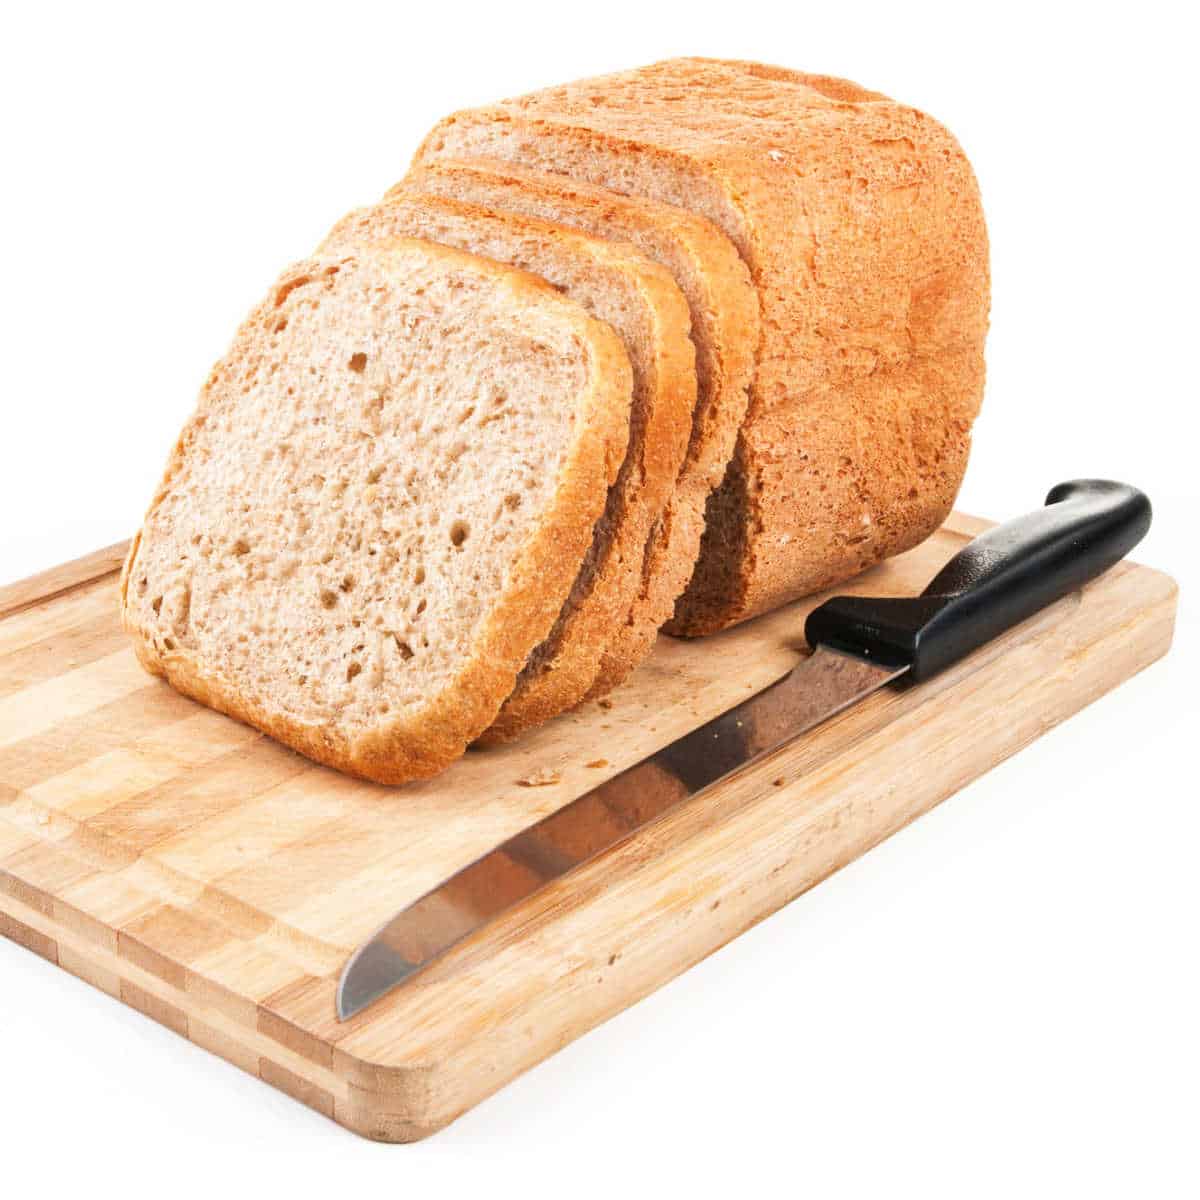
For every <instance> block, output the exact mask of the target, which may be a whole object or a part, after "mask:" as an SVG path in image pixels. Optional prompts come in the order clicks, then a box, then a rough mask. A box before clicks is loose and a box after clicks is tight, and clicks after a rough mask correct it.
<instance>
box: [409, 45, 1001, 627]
mask: <svg viewBox="0 0 1200 1200" xmlns="http://www.w3.org/2000/svg"><path fill="white" fill-rule="evenodd" d="M466 156H485V157H489V158H504V159H507V160H511V161H516V162H520V163H522V164H524V165H526V166H530V167H535V168H537V169H541V170H549V171H560V172H562V173H565V174H569V175H572V176H575V177H578V178H580V179H583V180H586V181H588V182H590V183H592V184H596V185H600V186H604V187H609V188H612V189H613V190H616V191H621V192H627V193H631V194H637V195H644V196H649V197H652V198H654V199H658V200H660V201H665V202H667V203H677V204H680V205H682V206H684V207H687V208H689V209H691V210H692V211H694V212H697V213H699V214H701V215H702V216H705V217H707V218H708V219H709V220H711V221H713V222H714V223H715V224H717V225H718V226H719V227H720V228H721V229H722V230H723V231H724V232H725V233H726V234H727V235H728V236H729V237H730V239H731V240H732V241H733V243H734V244H735V245H736V246H737V247H738V249H739V251H740V253H741V254H742V257H743V258H744V260H745V261H746V263H747V265H748V267H749V268H750V271H751V274H752V276H753V278H754V282H755V284H756V286H757V288H758V292H759V299H760V304H761V313H762V333H761V340H760V345H759V347H758V366H757V372H756V376H755V381H754V385H753V387H752V389H751V397H750V407H749V412H748V414H747V420H746V424H745V425H744V427H743V431H742V436H741V438H740V439H739V444H738V447H737V450H736V452H735V455H734V460H733V462H732V463H731V466H730V470H729V472H728V474H727V475H726V480H725V483H724V485H723V486H722V488H721V489H720V490H719V491H718V492H717V493H716V494H715V495H714V497H713V500H712V501H711V502H710V504H709V509H708V528H707V529H706V533H705V545H704V547H703V548H702V551H701V558H700V562H699V564H698V567H697V571H696V575H695V577H694V578H693V581H692V584H691V586H690V587H689V589H688V593H687V595H686V596H685V597H684V598H683V600H681V602H680V605H679V606H678V607H677V610H676V619H675V621H674V623H673V624H672V625H671V626H668V628H669V629H671V630H672V631H673V632H680V633H689V634H691V633H703V632H709V631H711V630H714V629H718V628H722V627H723V626H725V625H728V624H731V623H733V622H734V621H738V620H741V619H744V618H745V617H748V616H751V615H753V614H755V613H757V612H761V611H764V610H766V609H768V608H770V607H773V606H775V605H777V604H779V603H782V602H784V601H786V600H789V599H792V598H794V597H795V596H798V595H801V594H804V593H806V592H810V591H813V590H816V589H818V588H821V587H824V586H827V585H830V584H832V583H834V582H836V581H838V580H840V579H843V578H845V577H847V576H848V575H851V574H853V573H855V572H857V571H859V570H861V569H863V568H864V567H866V566H869V565H871V564H872V563H874V562H877V561H879V560H880V559H881V558H884V557H886V556H888V555H890V554H894V553H897V552H899V551H901V550H904V549H907V548H908V547H910V546H912V545H914V544H916V543H917V542H918V541H920V540H921V539H922V538H924V537H925V536H927V535H928V534H929V533H930V532H932V530H933V529H935V528H936V527H937V526H938V524H939V523H940V522H941V521H942V520H943V519H944V518H945V516H946V514H947V513H948V511H949V509H950V507H951V505H952V503H953V499H954V496H955V494H956V492H957V488H958V485H959V483H960V481H961V478H962V474H963V471H964V469H965V464H966V458H967V452H968V449H969V444H970V426H971V422H972V420H973V419H974V417H975V415H976V412H977V410H978V406H979V401H980V398H981V395H982V389H983V379H984V367H983V343H984V338H985V335H986V329H987V313H988V294H989V280H988V262H987V235H986V229H985V226H984V221H983V212H982V207H981V204H980V200H979V193H978V188H977V186H976V183H975V179H974V176H973V174H972V172H971V168H970V165H969V164H968V163H967V160H966V158H965V157H964V155H963V153H962V150H961V149H960V147H959V146H958V144H957V142H956V141H955V140H954V138H953V137H952V136H951V135H950V134H949V133H948V132H947V131H946V130H945V129H944V128H943V127H942V126H941V125H939V124H938V123H937V122H936V121H934V120H932V119H931V118H930V117H928V116H926V115H925V114H924V113H921V112H918V111H917V110H915V109H912V108H909V107H906V106H904V105H901V104H898V103H896V102H894V101H892V100H889V99H887V98H886V97H883V96H881V95H880V94H879V93H877V92H871V91H868V90H867V89H865V88H861V87H859V86H858V85H856V84H853V83H850V82H848V81H846V80H836V79H832V78H830V77H828V76H820V75H804V74H801V73H798V72H793V71H787V70H784V69H782V68H775V67H765V66H761V65H759V64H753V63H740V62H722V61H717V60H707V59H676V60H671V61H668V62H663V63H658V64H655V65H653V66H650V67H645V68H641V69H639V70H635V71H626V72H621V73H619V74H615V75H609V76H604V77H601V78H598V79H590V80H584V81H581V82H579V83H573V84H568V85H565V86H563V87H556V88H549V89H546V90H544V91H542V92H538V93H535V94H533V95H530V96H524V97H520V98H518V99H515V100H510V101H506V102H504V103H503V104H500V105H496V106H493V107H490V108H485V109H477V110H472V111H467V112H463V113H459V114H456V115H454V116H452V117H449V118H447V119H446V120H445V121H443V122H442V123H440V124H439V125H438V126H437V127H435V129H434V130H433V132H432V133H431V134H430V135H429V136H428V138H427V139H426V141H425V143H424V144H423V146H422V147H421V149H420V150H419V151H418V154H417V157H416V161H417V162H418V163H426V162H431V161H434V160H437V159H440V158H447V157H452V158H461V157H466Z"/></svg>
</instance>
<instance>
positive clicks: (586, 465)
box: [122, 239, 631, 784]
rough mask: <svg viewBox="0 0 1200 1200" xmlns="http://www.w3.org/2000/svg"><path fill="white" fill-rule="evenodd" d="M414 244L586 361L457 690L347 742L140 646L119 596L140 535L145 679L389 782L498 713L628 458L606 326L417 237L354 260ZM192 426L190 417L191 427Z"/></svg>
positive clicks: (513, 274) (623, 388)
mask: <svg viewBox="0 0 1200 1200" xmlns="http://www.w3.org/2000/svg"><path fill="white" fill-rule="evenodd" d="M414 248H419V252H420V253H421V254H423V255H425V256H434V257H440V258H442V259H444V260H445V261H446V262H447V264H448V265H449V266H451V267H452V268H453V269H457V270H470V271H474V272H477V273H480V274H484V275H488V276H491V277H492V278H493V279H495V280H496V281H498V282H499V283H500V285H501V286H503V287H505V288H506V289H508V291H509V292H510V293H511V296H512V300H513V303H514V305H518V306H547V307H550V308H552V309H554V310H555V313H556V317H557V319H560V320H563V321H566V322H569V323H570V325H571V327H572V329H573V331H574V333H575V336H576V337H577V338H578V339H579V343H580V345H582V346H584V347H586V349H587V353H588V357H589V359H590V369H589V373H588V390H587V393H586V395H585V396H584V397H582V398H581V400H580V402H579V408H578V413H579V420H578V421H577V422H576V434H575V439H574V441H573V443H572V445H571V447H570V449H569V450H568V452H567V454H566V456H565V458H564V461H563V465H562V468H561V470H560V473H559V479H558V487H557V489H556V492H555V495H554V499H553V501H552V503H551V504H550V506H549V507H548V508H547V510H546V512H545V514H544V516H543V519H542V521H541V523H540V524H539V525H538V527H537V528H536V530H535V532H534V534H533V535H532V536H531V537H530V538H529V539H528V541H527V542H526V544H525V546H524V547H523V548H522V550H521V552H520V554H519V556H518V557H517V559H516V561H515V562H514V564H513V566H512V568H511V572H510V576H509V585H508V587H507V588H506V590H505V592H504V594H503V595H502V596H501V597H498V598H497V602H496V604H495V606H494V608H493V609H492V611H491V612H490V613H489V615H488V616H487V617H486V618H485V619H484V620H483V621H482V622H481V623H480V626H479V628H478V629H477V630H476V632H475V636H474V639H473V642H472V646H471V649H470V652H469V653H468V654H467V655H465V656H464V657H463V660H462V669H461V671H460V673H459V675H458V677H457V678H456V679H455V681H454V683H453V685H452V686H450V687H447V688H446V689H444V690H443V691H442V692H441V693H440V694H439V695H437V696H436V697H434V698H432V699H431V700H430V702H428V703H427V704H425V705H424V706H422V707H421V708H420V709H419V710H417V711H416V712H412V713H410V714H409V715H407V716H406V717H404V718H401V719H398V720H394V721H392V722H391V723H389V724H387V725H386V726H382V727H380V728H378V729H377V730H375V731H373V732H369V733H367V734H365V735H360V736H359V737H357V738H355V739H354V740H353V741H350V740H348V739H347V738H346V737H345V736H344V735H341V734H340V733H339V732H338V731H337V730H335V729H332V728H328V727H315V726H312V725H308V724H304V723H301V722H298V721H296V720H294V719H291V718H290V717H288V716H287V715H285V714H282V713H280V712H276V711H272V710H270V709H268V708H266V707H264V706H262V705H261V704H258V703H256V702H254V701H253V700H250V699H248V698H247V697H246V696H245V695H243V694H242V693H241V692H240V691H239V690H238V689H237V688H236V686H235V685H233V684H232V683H231V682H230V681H228V680H225V679H221V678H215V677H213V676H211V675H207V674H205V673H204V672H203V671H201V670H199V669H198V668H197V667H196V665H195V664H194V663H192V662H191V661H189V660H188V659H187V657H186V656H185V655H184V654H183V653H181V652H179V651H174V652H173V651H171V650H167V649H165V648H164V647H163V646H162V644H161V643H153V642H151V641H150V640H148V639H147V637H146V636H145V631H144V630H142V629H140V628H138V627H137V625H136V624H135V623H134V622H133V621H132V620H131V619H130V611H129V605H128V603H127V597H126V593H125V584H126V583H127V581H128V578H129V576H130V572H131V569H132V564H133V562H134V560H135V559H136V556H137V554H138V550H139V545H140V539H139V538H135V539H134V542H133V545H132V547H131V550H130V556H129V559H128V560H127V563H126V567H125V570H124V573H123V584H122V619H123V622H124V624H125V627H126V629H127V630H128V632H129V633H130V634H131V635H133V637H134V648H135V651H136V653H137V656H138V659H139V660H140V661H141V663H142V665H143V666H145V668H146V669H147V670H148V671H150V672H151V673H152V674H156V675H162V676H165V677H166V679H167V681H168V682H169V683H170V684H171V685H172V686H173V687H175V688H176V689H177V690H178V691H180V692H183V693H184V694H185V695H188V696H191V697H193V698H194V699H196V700H199V701H201V702H202V703H204V704H207V705H208V706H209V707H211V708H215V709H217V710H219V711H221V712H224V713H227V714H228V715H229V716H231V717H235V718H236V719H238V720H240V721H244V722H246V723H247V724H249V725H253V726H254V727H255V728H258V729H261V730H262V731H263V732H264V733H268V734H270V735H271V736H272V737H274V738H276V739H278V740H279V741H281V742H284V743H285V744H287V745H289V746H291V747H292V748H293V749H296V750H298V751H300V752H301V753H302V754H305V755H307V756H308V757H309V758H313V759H315V760H316V761H318V762H322V763H325V764H326V765H328V766H331V767H336V768H337V769H339V770H341V771H345V772H347V773H349V774H352V775H357V776H360V777H362V778H366V779H371V780H375V781H376V782H379V783H390V784H394V783H403V782H406V781H409V780H412V779H418V778H425V777H428V776H430V775H433V774H436V773H437V772H438V771H440V770H442V769H443V768H445V767H446V766H448V765H449V764H450V763H451V762H453V761H454V760H455V759H457V758H458V757H459V756H460V755H461V754H462V753H463V751H464V750H465V749H466V747H467V745H468V744H469V743H470V742H471V741H473V740H474V739H475V738H476V737H477V736H478V735H479V733H480V732H482V731H483V730H484V729H485V728H486V727H487V726H488V724H489V723H490V722H491V720H492V719H493V718H494V717H495V715H496V712H497V711H498V710H499V708H500V705H501V704H502V702H503V701H504V699H505V697H506V696H507V695H508V694H509V692H510V691H511V689H512V686H513V684H514V682H515V680H516V676H517V673H518V672H519V670H520V669H521V666H522V665H523V663H524V662H525V659H526V657H527V656H528V654H529V652H530V650H531V649H532V648H533V647H534V646H535V645H536V644H537V643H538V641H540V640H541V638H543V637H545V635H546V633H547V632H548V630H549V629H550V626H551V624H552V623H553V621H554V619H555V617H556V615H557V613H558V611H559V609H560V608H561V606H562V603H563V600H564V599H565V597H566V595H567V592H568V591H569V589H570V586H571V583H572V581H573V579H574V577H575V573H576V571H577V569H578V564H579V562H580V560H581V559H582V558H583V555H584V553H585V551H586V549H587V546H588V544H589V542H590V540H591V530H592V526H593V524H594V522H595V520H596V518H597V517H598V515H599V514H600V511H601V509H602V508H603V505H604V499H605V495H606V492H607V487H608V481H609V475H610V470H611V466H612V464H613V463H615V462H619V461H620V459H621V458H622V457H623V455H624V448H625V440H626V438H627V436H628V421H629V406H630V391H631V378H630V369H629V363H628V359H627V357H626V354H625V350H624V347H623V346H622V345H621V343H620V340H619V339H618V338H617V337H616V336H615V334H614V333H613V332H612V330H611V329H609V328H608V326H606V325H604V324H603V323H602V322H599V321H596V320H593V319H592V318H590V317H588V316H587V315H586V314H585V313H584V312H583V311H582V310H581V309H580V308H579V307H578V306H577V305H575V304H573V303H572V302H570V301H569V300H566V299H565V298H563V297H562V296H560V295H558V293H557V292H556V291H555V290H554V289H553V288H551V287H550V286H549V285H548V284H546V283H545V282H544V281H543V280H541V279H539V278H538V277H536V276H534V275H530V274H528V273H526V272H523V271H518V270H515V269H513V268H511V267H506V266H502V265H500V264H499V263H495V262H492V261H490V260H487V259H482V258H479V257H477V256H475V255H471V254H466V253H464V252H462V251H458V250H454V249H450V248H447V247H444V246H438V245H434V244H432V243H426V242H419V241H416V240H414V239H392V240H390V241H389V242H388V243H386V244H385V245H380V246H376V247H374V248H373V249H372V250H371V251H361V252H360V253H374V254H387V253H389V252H390V251H392V250H395V251H399V252H406V251H411V250H413V249H414ZM347 257H349V256H347V255H341V256H338V257H335V258H317V259H312V260H308V261H307V262H304V263H300V264H298V265H297V266H296V267H293V268H292V269H291V270H290V271H289V272H287V273H286V274H285V276H284V280H283V282H286V280H287V279H288V278H289V277H293V276H298V275H301V276H302V275H304V274H306V273H315V272H319V271H320V270H321V268H322V266H323V265H324V264H325V263H327V262H330V261H335V262H343V261H345V260H346V259H347ZM278 287H279V285H276V286H275V287H273V288H272V289H271V292H270V297H271V298H269V299H268V301H267V302H266V303H265V304H264V305H263V306H261V307H260V308H259V309H257V310H256V311H255V312H254V313H253V314H251V317H250V318H249V319H248V321H247V322H246V323H245V325H244V326H243V327H242V330H241V331H240V333H239V335H238V341H241V340H243V339H245V338H246V337H248V336H249V337H253V331H254V329H255V328H256V327H257V325H258V324H261V321H262V319H263V314H264V313H266V312H269V311H270V306H271V305H272V304H273V297H274V296H275V294H276V292H277V290H278ZM236 344H237V343H236V342H235V345H236ZM210 384H211V380H210ZM208 386H210V385H206V388H205V391H202V393H201V399H200V405H199V407H198V409H197V414H196V415H197V416H199V415H201V414H202V413H203V411H204V404H205V393H206V391H207V388H208ZM195 420H196V417H193V418H192V423H194V422H195ZM189 424H191V423H189ZM186 443H187V429H186V428H185V430H184V434H183V435H182V436H181V438H180V440H179V443H178V445H177V446H176V449H175V451H174V453H173V455H172V457H171V460H170V462H169V463H168V466H167V471H166V474H165V476H164V479H163V482H162V484H161V485H160V487H159V490H158V493H157V494H156V496H155V499H154V501H153V503H152V504H151V510H153V508H154V507H155V505H157V504H158V503H159V501H160V500H161V499H162V497H163V495H164V494H165V493H166V491H167V490H168V489H169V487H170V483H171V480H172V478H173V476H174V475H175V473H176V472H177V471H178V470H179V469H180V467H181V465H182V462H183V455H184V451H185V447H186Z"/></svg>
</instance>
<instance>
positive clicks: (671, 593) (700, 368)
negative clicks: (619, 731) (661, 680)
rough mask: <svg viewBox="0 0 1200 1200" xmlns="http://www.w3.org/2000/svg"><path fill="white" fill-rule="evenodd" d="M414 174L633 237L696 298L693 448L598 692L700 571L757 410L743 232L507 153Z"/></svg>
mask: <svg viewBox="0 0 1200 1200" xmlns="http://www.w3.org/2000/svg"><path fill="white" fill-rule="evenodd" d="M405 186H406V187H409V188H419V189H421V190H422V191H426V192H432V193H436V194H437V195H441V196H453V197H455V198H457V199H459V200H467V201H470V202H473V203H476V204H483V205H486V206H487V207H489V208H495V209H501V210H502V211H504V212H515V213H521V214H523V215H525V216H532V217H538V218H541V219H543V220H551V221H559V222H561V223H562V224H564V225H570V226H572V227H574V228H577V229H583V230H585V231H586V232H587V233H590V234H593V235H595V236H596V237H602V238H608V239H609V240H611V241H615V242H622V243H626V244H628V245H631V246H634V247H635V248H636V249H638V250H640V251H641V252H642V253H643V254H645V255H646V257H647V258H650V259H653V260H654V261H655V262H657V263H659V264H661V265H662V266H664V267H665V268H666V269H667V270H668V271H670V272H671V274H672V276H673V277H674V279H675V282H676V283H678V284H679V287H680V290H681V291H682V292H683V295H684V297H685V299H686V300H687V302H688V310H689V312H690V315H691V323H692V342H693V344H694V345H695V348H696V389H697V396H696V408H695V411H694V413H693V415H692V428H691V435H690V439H689V441H688V448H687V456H686V458H685V459H684V462H683V466H682V468H681V469H680V472H679V477H678V479H677V480H676V482H675V490H674V492H673V493H672V495H671V496H670V498H669V499H668V500H667V505H666V508H665V510H664V512H663V516H662V519H661V520H660V521H659V523H658V526H657V528H656V529H655V530H654V532H653V533H652V535H651V538H650V543H649V546H648V547H647V551H646V557H645V560H644V562H643V567H642V583H641V589H640V591H639V594H638V596H637V599H636V600H635V601H634V606H633V614H634V616H633V620H631V621H630V622H628V623H627V624H626V625H624V626H623V627H622V629H620V630H619V631H618V632H617V634H616V636H615V638H614V640H613V643H612V645H611V647H610V649H609V650H608V651H607V652H606V653H605V655H604V657H603V658H602V660H601V663H600V672H599V675H598V676H597V679H596V682H595V683H594V684H593V686H592V694H594V695H599V694H601V693H602V692H604V691H607V690H608V689H610V688H611V687H613V686H615V685H616V684H618V683H620V682H621V680H622V679H623V678H624V674H625V673H626V671H627V668H628V665H629V664H631V663H635V662H637V661H639V660H640V659H641V658H642V657H644V655H645V654H646V653H647V652H648V650H649V648H650V645H651V643H652V642H653V639H654V635H655V631H656V630H657V629H658V628H659V626H661V625H662V624H663V623H664V622H665V621H667V620H668V619H669V618H670V617H671V614H672V613H673V611H674V608H675V601H676V599H677V598H678V597H679V595H680V594H681V593H682V592H683V590H684V588H685V587H686V586H687V583H688V580H689V579H690V578H691V576H692V571H693V569H694V567H695V563H696V557H697V555H698V554H699V552H700V536H701V534H702V533H703V531H704V507H705V504H706V503H707V502H708V497H709V495H710V494H711V493H712V492H713V490H714V489H715V488H716V487H717V486H718V485H719V484H720V482H721V480H722V479H723V478H724V475H725V468H726V466H727V465H728V463H729V460H730V458H731V457H732V455H733V448H734V444H735V442H736V441H737V434H738V430H739V428H740V427H741V424H742V420H743V418H744V417H745V415H746V405H747V401H748V396H747V389H748V388H749V386H750V379H751V376H752V374H753V371H754V353H755V350H756V348H757V346H758V294H757V292H755V290H754V285H753V283H752V282H751V280H750V273H749V271H747V269H746V266H745V264H744V263H743V262H742V260H741V258H740V257H739V255H738V252H737V249H736V248H735V247H734V245H733V243H732V242H731V241H730V240H729V239H728V238H727V237H726V236H725V235H724V234H723V233H722V232H721V231H720V230H719V229H718V228H717V227H716V226H715V225H713V224H712V222H710V221H707V220H705V219H704V218H703V217H698V216H696V215H695V214H694V213H690V212H687V211H686V210H685V209H682V208H679V207H677V206H675V205H671V204H662V203H659V202H658V201H656V200H645V199H641V198H639V197H631V196H622V195H620V194H618V193H616V192H612V191H609V190H608V189H607V188H600V187H595V186H593V185H591V184H588V183H580V182H578V181H575V180H572V179H570V178H569V177H568V176H566V175H554V174H548V173H544V172H540V171H531V170H528V169H526V168H524V167H520V166H515V165H512V164H509V163H504V162H500V161H496V160H493V161H491V162H489V161H486V160H479V159H474V160H461V161H456V160H454V159H445V160H442V161H439V162H435V163H432V164H430V165H429V166H426V167H418V168H416V169H415V170H413V171H412V172H411V173H410V174H409V176H408V178H407V179H406V180H405Z"/></svg>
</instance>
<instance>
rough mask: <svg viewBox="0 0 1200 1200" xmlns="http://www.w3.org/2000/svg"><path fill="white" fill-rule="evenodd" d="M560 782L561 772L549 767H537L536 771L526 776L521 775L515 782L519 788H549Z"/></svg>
mask: <svg viewBox="0 0 1200 1200" xmlns="http://www.w3.org/2000/svg"><path fill="white" fill-rule="evenodd" d="M561 782H562V772H560V771H555V770H554V769H553V768H551V767H538V769H537V770H536V771H530V772H529V774H528V775H523V776H522V777H521V778H520V779H518V780H517V783H518V784H519V785H520V786H521V787H549V786H550V784H552V783H561Z"/></svg>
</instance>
